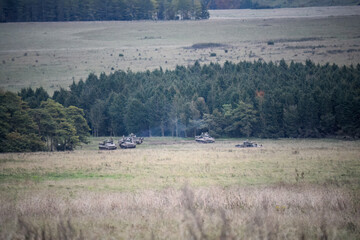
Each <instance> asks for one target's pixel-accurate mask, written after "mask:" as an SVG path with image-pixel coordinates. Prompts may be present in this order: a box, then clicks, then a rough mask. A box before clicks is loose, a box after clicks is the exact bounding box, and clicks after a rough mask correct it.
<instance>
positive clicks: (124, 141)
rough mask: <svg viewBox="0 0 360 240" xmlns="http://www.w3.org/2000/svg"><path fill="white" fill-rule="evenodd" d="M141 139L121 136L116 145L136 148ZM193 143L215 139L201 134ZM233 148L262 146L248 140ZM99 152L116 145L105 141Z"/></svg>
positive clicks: (132, 136) (141, 141)
mask: <svg viewBox="0 0 360 240" xmlns="http://www.w3.org/2000/svg"><path fill="white" fill-rule="evenodd" d="M143 141H144V138H143V137H136V135H134V134H130V135H129V136H127V137H125V136H123V137H122V138H121V139H119V141H118V144H119V147H120V148H123V149H128V148H136V145H139V144H141V143H143ZM195 141H196V142H198V143H214V142H215V138H213V137H211V136H210V135H209V133H207V132H205V133H204V132H202V133H201V134H200V135H199V136H195ZM235 147H238V148H252V147H262V145H261V144H260V145H259V144H257V143H255V142H250V141H249V140H246V141H244V142H243V143H242V144H237V145H235ZM99 149H100V150H115V149H117V147H116V145H115V144H114V142H113V139H112V138H111V139H108V140H105V141H103V142H101V143H99Z"/></svg>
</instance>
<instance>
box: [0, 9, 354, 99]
mask: <svg viewBox="0 0 360 240" xmlns="http://www.w3.org/2000/svg"><path fill="white" fill-rule="evenodd" d="M249 11H250V10H249ZM252 11H255V10H252ZM264 11H265V10H257V11H255V12H252V13H251V14H252V15H249V18H248V19H244V18H243V17H241V16H240V17H239V15H241V14H238V13H236V14H234V17H232V15H230V16H231V17H232V18H231V19H211V18H210V20H206V21H181V22H180V21H164V22H160V21H159V22H154V21H142V22H68V23H65V22H63V23H6V24H0V32H1V33H2V37H1V38H0V72H1V75H0V87H2V88H5V89H6V90H11V91H19V90H20V89H21V88H24V87H29V86H31V87H33V88H36V87H40V86H42V87H44V88H45V89H46V90H48V91H50V92H53V91H54V90H56V89H59V87H65V88H67V87H68V86H69V85H70V84H71V83H72V81H73V79H74V80H75V81H79V79H80V78H83V79H85V78H86V77H87V76H88V75H89V73H91V72H94V73H95V74H97V75H99V74H100V73H101V72H105V73H110V72H114V70H118V69H121V70H125V71H126V70H127V69H128V68H130V69H131V70H133V71H145V70H153V69H155V68H159V67H160V66H161V67H162V68H163V69H164V70H165V69H174V68H175V66H176V65H185V66H187V65H188V64H194V62H195V61H199V62H200V63H201V64H204V63H207V64H208V63H210V62H216V63H220V64H223V63H224V62H225V61H232V62H239V61H244V60H245V61H254V60H258V59H263V60H264V61H267V62H269V61H273V62H278V61H280V60H281V59H285V60H286V61H287V62H289V61H291V60H293V61H295V62H305V61H306V60H307V59H311V60H312V61H314V62H315V63H320V64H325V63H326V62H330V63H336V64H338V65H343V64H346V65H350V64H353V65H356V64H357V63H359V59H360V47H359V44H358V43H359V36H360V28H359V27H358V22H359V16H357V15H354V16H336V17H330V16H327V15H326V14H325V15H324V16H323V17H321V18H315V17H311V16H308V17H306V18H305V17H299V18H296V17H295V18H284V17H283V15H287V13H288V12H289V9H271V10H267V11H271V12H275V13H276V12H278V13H279V14H280V17H275V18H267V17H266V14H267V13H266V12H265V13H264ZM284 11H285V13H284ZM299 11H300V14H301V16H302V15H307V11H308V9H301V10H299ZM333 11H334V10H331V14H333ZM345 11H351V12H352V11H353V9H351V8H350V9H349V10H345ZM301 12H302V13H301ZM229 14H232V13H229ZM254 14H255V15H254ZM298 14H299V13H298ZM269 41H273V42H274V45H269V44H268V42H269ZM204 43H216V44H207V46H208V47H206V48H196V46H198V45H197V44H202V45H203V46H204ZM192 46H194V47H192ZM211 53H215V54H216V56H214V54H211Z"/></svg>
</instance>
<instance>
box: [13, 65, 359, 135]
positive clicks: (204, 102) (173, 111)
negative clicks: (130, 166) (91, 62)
mask: <svg viewBox="0 0 360 240" xmlns="http://www.w3.org/2000/svg"><path fill="white" fill-rule="evenodd" d="M20 95H21V96H23V94H20ZM23 99H24V100H25V101H26V98H24V97H23ZM52 99H53V100H54V101H56V102H58V103H60V104H62V105H64V106H65V107H69V106H76V107H78V108H81V109H83V110H84V113H85V118H86V119H87V121H88V123H89V126H90V128H91V132H92V135H93V136H110V135H111V136H122V135H127V134H129V133H135V134H140V135H143V136H154V135H156V136H181V137H193V136H194V135H196V134H199V133H200V132H202V131H209V132H210V134H211V135H214V136H215V137H262V138H280V137H295V138H298V137H329V136H351V137H359V136H360V65H359V64H358V65H357V66H355V67H354V66H342V67H339V66H337V65H335V64H333V65H330V64H325V65H316V64H314V63H313V62H311V61H310V60H308V61H306V63H294V62H291V63H290V64H287V63H286V62H285V61H284V60H282V61H280V62H279V63H273V62H269V63H266V62H263V61H256V62H239V63H237V64H236V63H231V62H225V63H224V65H220V64H216V63H211V64H208V65H200V64H199V63H198V62H196V63H195V64H194V65H190V66H187V67H185V66H177V67H176V68H175V69H174V70H165V71H164V70H163V69H162V68H159V69H156V70H153V71H145V72H132V71H131V70H128V71H121V70H119V71H116V72H114V73H110V74H108V75H106V74H105V73H102V74H100V76H97V75H95V74H90V75H89V76H88V77H87V79H86V80H85V81H83V80H80V81H79V82H77V83H75V82H73V84H72V85H71V86H70V89H69V90H66V89H60V90H57V91H55V92H54V95H53V97H52Z"/></svg>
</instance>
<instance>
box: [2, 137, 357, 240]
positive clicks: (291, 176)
mask: <svg viewBox="0 0 360 240" xmlns="http://www.w3.org/2000/svg"><path fill="white" fill-rule="evenodd" d="M100 140H101V139H92V143H91V144H90V145H87V146H84V147H83V148H82V149H79V150H76V151H73V152H57V153H49V152H38V153H9V154H1V155H0V193H1V194H0V238H1V239H32V238H36V237H38V238H41V237H44V238H46V239H47V238H49V239H50V238H59V239H99V238H101V239H261V238H266V239H359V237H360V224H359V223H360V212H359V209H360V195H359V193H360V162H359V159H360V155H359V153H360V142H359V141H343V140H333V139H317V140H310V139H308V140H302V139H296V140H295V139H279V140H263V139H259V140H258V141H257V142H258V143H259V144H262V145H263V147H261V148H252V149H240V148H235V144H238V143H241V141H242V140H240V139H231V140H229V139H222V140H218V141H217V142H216V143H215V144H197V143H194V141H193V140H189V139H180V138H179V139H173V138H150V139H149V138H147V139H145V142H144V143H143V144H142V145H140V146H138V147H137V148H136V149H131V150H123V149H117V150H115V151H99V150H97V143H98V142H99V141H100Z"/></svg>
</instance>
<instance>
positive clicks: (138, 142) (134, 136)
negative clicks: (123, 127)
mask: <svg viewBox="0 0 360 240" xmlns="http://www.w3.org/2000/svg"><path fill="white" fill-rule="evenodd" d="M129 138H132V140H133V142H134V143H136V144H142V143H143V141H144V138H143V137H136V135H135V134H132V133H131V134H130V135H129Z"/></svg>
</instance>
